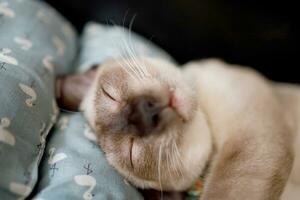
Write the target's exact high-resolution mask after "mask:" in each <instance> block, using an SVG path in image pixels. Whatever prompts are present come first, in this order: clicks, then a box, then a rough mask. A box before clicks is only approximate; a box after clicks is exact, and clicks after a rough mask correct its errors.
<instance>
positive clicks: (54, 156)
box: [48, 147, 67, 165]
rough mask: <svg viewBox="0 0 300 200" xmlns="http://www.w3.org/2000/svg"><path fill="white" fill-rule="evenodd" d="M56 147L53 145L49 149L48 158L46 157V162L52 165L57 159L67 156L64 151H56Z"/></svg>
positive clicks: (60, 159)
mask: <svg viewBox="0 0 300 200" xmlns="http://www.w3.org/2000/svg"><path fill="white" fill-rule="evenodd" d="M55 151H56V149H55V148H54V147H52V148H50V149H49V159H48V164H49V165H54V164H56V163H58V162H59V161H62V160H64V159H66V158H67V155H66V154H64V153H56V154H55Z"/></svg>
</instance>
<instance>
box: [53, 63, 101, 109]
mask: <svg viewBox="0 0 300 200" xmlns="http://www.w3.org/2000/svg"><path fill="white" fill-rule="evenodd" d="M96 71H97V69H96V68H92V69H90V70H88V71H86V72H84V73H82V74H75V75H69V76H61V77H58V78H57V79H56V99H57V102H58V105H59V107H60V108H63V109H67V110H71V111H76V110H78V107H79V105H80V103H81V101H82V99H83V97H84V95H85V94H86V92H87V91H88V89H89V87H90V86H91V84H92V82H93V80H94V78H95V75H96Z"/></svg>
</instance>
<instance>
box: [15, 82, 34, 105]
mask: <svg viewBox="0 0 300 200" xmlns="http://www.w3.org/2000/svg"><path fill="white" fill-rule="evenodd" d="M19 87H20V88H21V90H22V91H23V92H24V93H25V94H27V95H28V96H30V98H27V99H26V100H25V103H26V105H27V106H28V107H32V106H34V105H35V104H34V102H35V101H36V99H37V95H36V92H35V91H34V90H33V89H32V88H31V87H29V86H27V85H25V84H22V83H20V84H19Z"/></svg>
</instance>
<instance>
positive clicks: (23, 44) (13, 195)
mask: <svg viewBox="0 0 300 200" xmlns="http://www.w3.org/2000/svg"><path fill="white" fill-rule="evenodd" d="M76 41H77V37H76V33H75V32H74V31H73V28H72V27H71V25H70V24H69V23H68V22H67V21H66V20H65V19H64V18H63V17H62V16H60V15H59V14H58V13H57V12H56V11H55V10H53V9H52V8H50V7H49V6H47V5H46V4H44V3H41V2H38V1H32V0H6V1H3V0H0V91H1V95H0V160H1V162H0V172H1V174H0V199H5V200H10V199H24V198H26V197H27V196H28V195H29V194H30V192H31V191H32V189H33V187H34V186H35V184H36V182H37V178H38V176H37V174H38V165H39V162H40V160H41V158H42V155H43V152H44V147H45V139H46V136H47V134H48V132H49V130H50V129H51V127H52V125H53V123H55V121H56V117H57V115H58V109H57V106H56V103H55V96H54V75H55V74H63V73H67V72H69V71H71V68H70V67H71V66H72V61H73V60H74V57H75V54H76Z"/></svg>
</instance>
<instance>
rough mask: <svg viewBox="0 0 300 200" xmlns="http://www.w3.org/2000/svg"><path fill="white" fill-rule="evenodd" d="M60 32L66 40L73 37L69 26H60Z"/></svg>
mask: <svg viewBox="0 0 300 200" xmlns="http://www.w3.org/2000/svg"><path fill="white" fill-rule="evenodd" d="M62 32H63V34H64V35H65V37H66V38H73V37H74V32H73V30H72V29H71V27H70V25H69V24H64V25H63V26H62Z"/></svg>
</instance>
